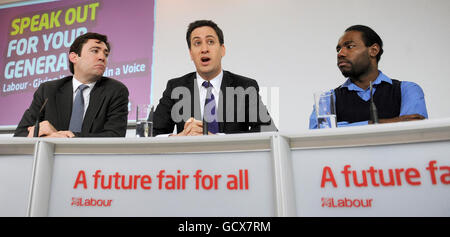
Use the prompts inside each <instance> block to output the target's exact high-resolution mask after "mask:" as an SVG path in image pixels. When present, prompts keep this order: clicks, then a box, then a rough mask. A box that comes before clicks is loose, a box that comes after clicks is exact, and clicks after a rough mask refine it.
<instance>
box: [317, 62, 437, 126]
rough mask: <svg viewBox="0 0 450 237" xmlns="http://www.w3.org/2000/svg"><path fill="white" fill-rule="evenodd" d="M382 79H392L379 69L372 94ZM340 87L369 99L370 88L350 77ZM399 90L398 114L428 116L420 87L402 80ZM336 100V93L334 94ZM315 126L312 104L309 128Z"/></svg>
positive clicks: (360, 123)
mask: <svg viewBox="0 0 450 237" xmlns="http://www.w3.org/2000/svg"><path fill="white" fill-rule="evenodd" d="M382 81H384V82H388V83H390V84H392V80H391V79H390V78H389V77H387V76H386V75H384V74H383V73H382V72H381V71H379V75H378V77H377V79H375V81H374V82H373V84H372V85H374V86H373V94H375V91H376V89H377V88H376V85H378V84H380V83H381V82H382ZM342 87H347V88H348V90H350V91H356V94H358V96H359V97H360V98H361V99H363V100H364V101H368V100H370V88H367V89H366V90H363V89H362V88H360V87H359V86H357V85H356V84H354V83H353V82H352V81H351V80H350V79H347V81H345V82H344V84H342ZM400 90H401V94H402V104H401V107H400V115H399V116H403V115H410V114H420V115H422V116H424V117H425V118H428V113H427V108H426V105H425V96H424V94H423V91H422V88H420V86H419V85H417V84H416V83H414V82H409V81H402V82H401V84H400ZM335 101H336V95H335ZM368 123H369V121H361V122H356V123H348V122H344V121H342V122H338V124H337V125H338V127H346V126H359V125H367V124H368ZM315 128H317V117H316V110H315V108H314V106H313V112H312V114H311V116H310V117H309V129H315Z"/></svg>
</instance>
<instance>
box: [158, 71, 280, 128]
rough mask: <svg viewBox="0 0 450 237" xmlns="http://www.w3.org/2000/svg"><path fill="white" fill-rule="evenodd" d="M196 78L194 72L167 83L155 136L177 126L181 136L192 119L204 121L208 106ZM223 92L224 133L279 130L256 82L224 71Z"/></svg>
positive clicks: (220, 111)
mask: <svg viewBox="0 0 450 237" xmlns="http://www.w3.org/2000/svg"><path fill="white" fill-rule="evenodd" d="M195 79H196V73H195V72H193V73H189V74H186V75H184V76H182V77H179V78H175V79H171V80H169V81H168V82H167V87H166V90H165V91H164V93H163V96H162V98H161V99H160V100H159V104H158V107H157V108H156V110H155V114H154V123H153V133H154V135H158V134H169V133H172V132H173V130H174V126H175V125H176V126H177V133H180V132H182V131H183V129H184V123H185V121H186V120H187V119H189V118H190V117H194V118H195V119H197V120H200V121H201V120H202V118H201V110H200V106H204V101H203V102H201V103H200V97H199V92H198V87H197V83H196V81H195ZM227 88H228V89H227ZM220 90H221V93H220V98H219V106H218V108H217V111H218V117H219V132H220V133H248V132H260V131H277V128H276V127H275V125H274V124H273V122H272V119H271V118H270V115H269V113H268V112H267V109H266V107H265V105H264V104H263V103H262V102H261V99H260V97H259V94H258V92H259V87H258V83H257V82H256V81H255V80H253V79H250V78H246V77H243V76H240V75H236V74H233V73H231V72H228V71H224V72H223V78H222V84H221V86H220ZM252 92H254V93H252ZM186 96H187V98H185V97H186ZM173 113H175V116H174V115H173ZM178 114H180V115H181V116H177V115H178ZM262 128H263V129H262Z"/></svg>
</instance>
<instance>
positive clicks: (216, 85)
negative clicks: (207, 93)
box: [196, 71, 223, 91]
mask: <svg viewBox="0 0 450 237" xmlns="http://www.w3.org/2000/svg"><path fill="white" fill-rule="evenodd" d="M196 74H197V85H198V87H199V88H201V87H202V84H203V82H204V81H207V80H205V79H203V78H202V77H201V76H200V74H198V72H197V73H196ZM222 78H223V71H220V73H219V75H217V76H216V77H214V78H213V79H211V80H210V81H209V82H210V83H211V84H212V86H213V87H214V89H215V90H218V91H219V90H220V85H221V84H222Z"/></svg>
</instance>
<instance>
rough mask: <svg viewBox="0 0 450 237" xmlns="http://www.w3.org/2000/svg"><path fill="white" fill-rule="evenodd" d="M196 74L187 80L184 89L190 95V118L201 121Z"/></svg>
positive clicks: (200, 104)
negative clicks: (187, 90)
mask: <svg viewBox="0 0 450 237" xmlns="http://www.w3.org/2000/svg"><path fill="white" fill-rule="evenodd" d="M196 75H197V74H196V73H194V74H193V75H192V76H191V77H190V78H189V80H188V81H187V84H186V87H187V88H188V89H189V92H190V93H191V117H194V118H195V119H197V120H202V112H201V110H200V106H202V103H201V102H200V94H199V91H198V86H197V76H196Z"/></svg>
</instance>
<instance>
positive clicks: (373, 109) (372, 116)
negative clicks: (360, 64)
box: [369, 82, 378, 124]
mask: <svg viewBox="0 0 450 237" xmlns="http://www.w3.org/2000/svg"><path fill="white" fill-rule="evenodd" d="M369 86H370V119H371V120H372V121H373V124H377V123H378V112H377V107H376V106H375V103H374V102H373V94H372V90H373V86H372V82H369Z"/></svg>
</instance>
